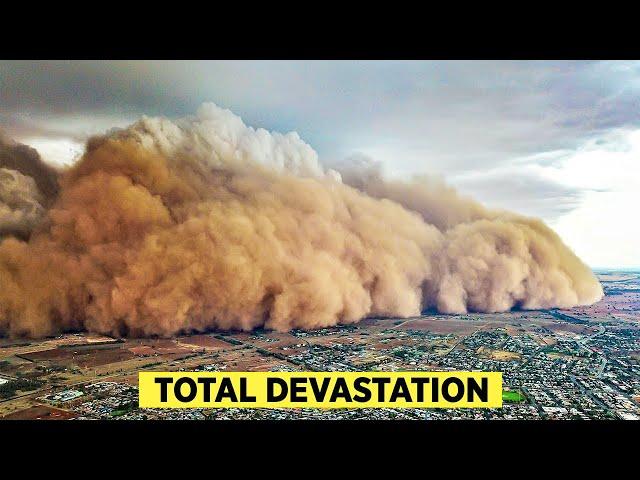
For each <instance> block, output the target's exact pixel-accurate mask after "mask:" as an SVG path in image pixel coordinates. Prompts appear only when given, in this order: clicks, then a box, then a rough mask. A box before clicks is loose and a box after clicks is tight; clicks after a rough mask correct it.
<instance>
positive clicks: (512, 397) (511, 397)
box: [502, 390, 527, 403]
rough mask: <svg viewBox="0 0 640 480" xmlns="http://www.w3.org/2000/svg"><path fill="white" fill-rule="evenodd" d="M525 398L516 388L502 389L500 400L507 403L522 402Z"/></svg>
mask: <svg viewBox="0 0 640 480" xmlns="http://www.w3.org/2000/svg"><path fill="white" fill-rule="evenodd" d="M526 399H527V398H526V397H525V396H524V395H523V394H522V393H521V392H519V391H518V390H503V391H502V401H503V402H508V403H520V402H524V401H525V400H526Z"/></svg>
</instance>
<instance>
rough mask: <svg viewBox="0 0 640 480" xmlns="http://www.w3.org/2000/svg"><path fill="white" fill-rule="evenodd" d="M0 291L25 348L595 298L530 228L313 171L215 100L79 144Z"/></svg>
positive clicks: (593, 289) (312, 161)
mask: <svg viewBox="0 0 640 480" xmlns="http://www.w3.org/2000/svg"><path fill="white" fill-rule="evenodd" d="M361 163H362V162H361ZM339 172H340V173H339ZM23 175H24V174H23ZM28 180H29V179H28V178H22V177H20V178H18V177H15V175H14V180H11V182H13V183H14V184H16V185H17V184H20V183H21V182H22V183H25V182H26V183H25V185H23V186H20V187H9V190H10V189H11V188H14V190H16V189H17V190H20V191H25V192H27V191H31V190H29V189H32V190H33V187H34V185H33V184H32V183H29V182H28ZM2 182H3V188H4V180H3V181H2ZM11 182H9V183H11ZM9 183H8V184H9ZM35 183H37V182H35ZM27 184H28V186H27ZM39 188H40V187H39ZM0 278H1V280H0V332H5V333H9V334H11V335H27V336H42V335H47V334H51V333H53V332H59V331H63V330H75V329H88V330H91V331H95V332H100V333H107V334H113V335H131V336H143V335H162V336H168V335H174V334H177V333H179V332H190V331H204V330H208V329H212V328H219V329H242V330H249V329H252V328H256V327H261V326H264V327H266V328H272V329H278V330H287V329H291V328H317V327H325V326H329V325H335V324H338V323H353V322H357V321H359V320H360V319H362V318H363V317H366V316H374V315H388V316H400V317H406V316H411V315H417V314H419V313H420V311H421V310H423V309H426V308H436V309H438V310H439V311H441V312H447V313H462V312H466V311H479V312H498V311H505V310H508V309H510V308H512V307H521V308H528V309H534V308H548V307H570V306H573V305H578V304H588V303H592V302H595V301H597V300H599V299H600V298H601V297H602V289H601V287H600V284H599V283H598V281H597V280H596V279H595V277H594V275H593V274H592V272H591V271H590V270H589V269H588V268H587V267H586V266H585V265H584V264H583V263H582V262H581V261H580V260H579V259H578V258H577V257H576V256H575V255H574V254H573V253H572V252H571V251H570V250H569V249H568V248H567V247H566V246H565V245H564V244H563V243H562V241H561V240H560V238H559V237H558V236H557V235H556V234H555V233H554V232H553V231H552V230H550V229H549V228H548V227H546V226H545V225H544V224H543V223H542V222H541V221H539V220H536V219H531V218H525V217H521V216H518V215H514V214H511V213H506V212H494V211H489V210H487V209H485V208H484V207H482V206H481V205H479V204H478V203H476V202H474V201H473V200H470V199H468V198H465V197H462V196H459V195H458V194H457V193H456V192H455V191H454V190H453V189H451V188H450V187H447V186H446V185H444V184H443V183H442V182H438V181H435V180H430V179H416V180H415V181H414V182H412V183H400V182H389V181H385V180H384V179H383V178H382V177H381V176H380V175H379V174H377V173H376V172H375V169H372V168H370V167H369V165H366V164H361V165H358V164H357V162H346V163H345V164H344V165H342V166H341V167H338V168H337V169H336V170H327V169H325V168H323V167H322V166H321V164H320V163H319V161H318V158H317V154H316V153H315V151H314V150H313V149H312V148H311V147H310V146H309V145H307V144H306V143H304V142H303V141H302V140H301V139H300V138H299V137H298V135H297V134H295V133H289V134H286V135H281V134H277V133H269V132H267V131H265V130H262V129H258V130H254V129H252V128H250V127H247V126H245V125H244V123H243V122H242V120H241V119H240V118H239V117H237V116H235V115H234V114H232V113H231V112H230V111H228V110H222V109H220V108H218V107H216V106H215V105H213V104H205V105H203V106H202V107H201V108H200V109H199V111H198V113H197V115H196V116H195V117H193V118H188V119H183V120H180V121H177V122H172V121H169V120H167V119H162V118H143V119H142V120H140V121H139V122H137V123H136V124H134V125H132V126H131V127H129V128H128V129H126V130H118V131H112V132H110V133H109V134H107V135H105V136H103V137H99V138H93V139H91V140H90V141H89V142H88V144H87V147H86V151H85V153H84V155H83V156H82V158H81V159H80V160H79V161H78V163H77V164H76V165H75V166H73V167H72V168H70V169H69V170H68V171H66V172H64V174H63V175H62V177H61V178H60V191H59V192H58V194H57V196H56V198H55V201H54V203H53V204H52V205H51V206H50V208H49V209H48V210H47V212H46V216H45V217H44V219H43V220H42V221H41V222H40V223H39V225H38V226H37V228H35V230H33V232H32V233H31V237H30V238H29V240H28V241H23V240H20V239H19V238H15V237H14V236H8V237H6V238H5V239H4V240H2V243H0Z"/></svg>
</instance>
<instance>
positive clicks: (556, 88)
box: [0, 61, 640, 268]
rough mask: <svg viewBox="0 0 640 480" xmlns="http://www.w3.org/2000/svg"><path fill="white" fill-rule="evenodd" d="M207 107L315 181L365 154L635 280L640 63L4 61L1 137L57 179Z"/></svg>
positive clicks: (0, 65)
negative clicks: (547, 230) (285, 138)
mask: <svg viewBox="0 0 640 480" xmlns="http://www.w3.org/2000/svg"><path fill="white" fill-rule="evenodd" d="M203 102H214V103H216V104H217V105H219V106H221V107H224V108H229V109H230V110H232V111H233V112H234V113H236V114H237V115H239V116H240V117H242V119H243V120H244V122H245V123H246V124H247V125H251V126H254V127H262V128H266V129H267V130H272V131H279V132H283V133H284V132H289V131H296V132H298V134H299V135H300V136H301V137H302V138H303V139H304V140H305V141H306V142H308V143H309V144H310V145H311V146H312V147H313V148H314V149H315V150H316V151H317V152H318V154H319V156H320V160H321V161H322V162H324V163H325V164H327V165H330V164H331V163H333V162H337V161H340V160H341V159H344V158H346V157H349V156H351V155H354V154H363V155H366V156H368V157H371V158H372V159H374V160H377V161H379V162H381V164H382V165H383V169H384V171H385V172H386V174H387V175H388V176H391V177H398V178H409V177H411V176H412V175H420V174H429V175H437V176H441V177H443V178H444V179H445V180H446V181H447V182H449V183H450V184H452V185H454V186H456V187H457V188H459V189H460V190H461V191H462V192H463V193H466V194H469V195H472V196H474V197H475V198H477V199H478V200H480V201H482V202H483V203H485V204H487V205H489V206H492V207H499V208H505V209H510V210H514V211H517V212H520V213H523V214H526V215H534V216H537V217H541V218H542V219H544V220H545V221H546V222H547V223H548V224H549V225H550V226H551V227H552V228H554V229H555V230H556V231H557V232H558V233H559V234H560V235H561V236H562V238H563V239H564V240H565V242H566V243H567V244H568V245H569V246H570V247H571V248H572V249H573V250H574V251H575V252H576V253H577V254H578V255H579V256H580V257H581V258H582V259H583V260H584V261H585V262H586V263H588V264H589V265H590V266H592V267H594V268H605V267H614V268H630V267H636V268H637V267H640V222H639V221H638V217H639V215H638V213H637V210H638V209H639V208H640V62H627V61H602V62H600V61H579V62H578V61H564V62H563V61H449V62H447V61H66V62H61V61H56V62H53V61H46V62H33V61H28V62H17V61H0V129H2V130H4V131H5V132H6V133H7V134H8V135H9V136H12V137H13V138H15V139H16V140H18V141H21V142H23V143H27V144H29V145H31V146H33V147H35V148H36V149H37V150H38V151H39V152H40V154H41V155H42V156H43V158H44V159H45V160H46V161H48V162H50V163H53V164H70V163H72V162H73V161H74V159H75V158H77V155H79V154H80V153H81V151H82V148H83V143H84V141H85V140H86V139H87V138H88V137H89V136H90V135H93V134H97V133H102V132H105V131H106V130H108V129H110V128H113V127H124V126H126V125H128V124H130V123H132V122H133V121H135V120H136V119H137V118H139V117H140V116H141V115H148V116H154V115H162V116H166V117H170V118H177V117H182V116H186V115H192V114H194V113H195V111H196V109H197V108H198V106H199V105H200V104H202V103H203Z"/></svg>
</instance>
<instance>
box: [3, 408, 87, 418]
mask: <svg viewBox="0 0 640 480" xmlns="http://www.w3.org/2000/svg"><path fill="white" fill-rule="evenodd" d="M77 416H78V415H76V414H75V413H73V412H68V411H66V410H60V409H58V408H52V407H47V406H44V405H37V406H33V407H30V408H27V409H25V410H20V411H17V412H14V413H10V414H9V415H6V416H4V417H2V420H68V419H70V418H76V417H77Z"/></svg>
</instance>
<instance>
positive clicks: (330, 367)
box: [0, 272, 640, 420]
mask: <svg viewBox="0 0 640 480" xmlns="http://www.w3.org/2000/svg"><path fill="white" fill-rule="evenodd" d="M599 276H600V280H601V282H602V284H603V286H604V288H605V293H606V296H605V298H604V299H603V300H602V301H601V302H599V303H597V304H595V305H592V306H588V307H576V308H573V309H571V310H544V311H512V312H509V313H500V314H474V313H470V314H465V315H455V316H453V315H441V314H436V313H431V312H425V313H424V314H423V315H421V316H419V317H415V318H403V319H397V318H371V319H366V320H364V321H362V322H360V323H357V324H352V325H342V326H338V327H333V328H325V329H320V330H312V331H301V330H294V331H291V332H287V333H280V332H273V331H264V330H257V331H253V332H210V333H205V334H197V335H185V336H181V337H177V338H173V339H159V338H157V339H117V338H111V337H104V336H96V335H90V334H84V333H70V334H65V335H61V336H58V337H55V338H47V339H44V340H41V341H32V340H19V339H0V417H2V418H3V419H138V420H141V419H203V420H204V419H210V420H225V419H272V420H281V419H412V420H420V419H422V420H436V419H552V420H553V419H583V420H589V419H627V420H634V419H640V363H639V361H640V274H638V273H633V272H631V273H629V272H627V273H620V272H601V273H600V274H599ZM140 371H229V372H231V371H245V372H251V371H320V372H322V371H349V372H359V371H488V372H489V371H499V372H502V373H503V385H504V391H503V407H502V408H496V409H413V408H408V409H407V408H385V409H339V410H331V411H327V410H318V409H258V408H252V409H237V408H210V409H176V410H173V409H143V408H139V407H138V391H137V388H138V387H137V382H138V372H140Z"/></svg>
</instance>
